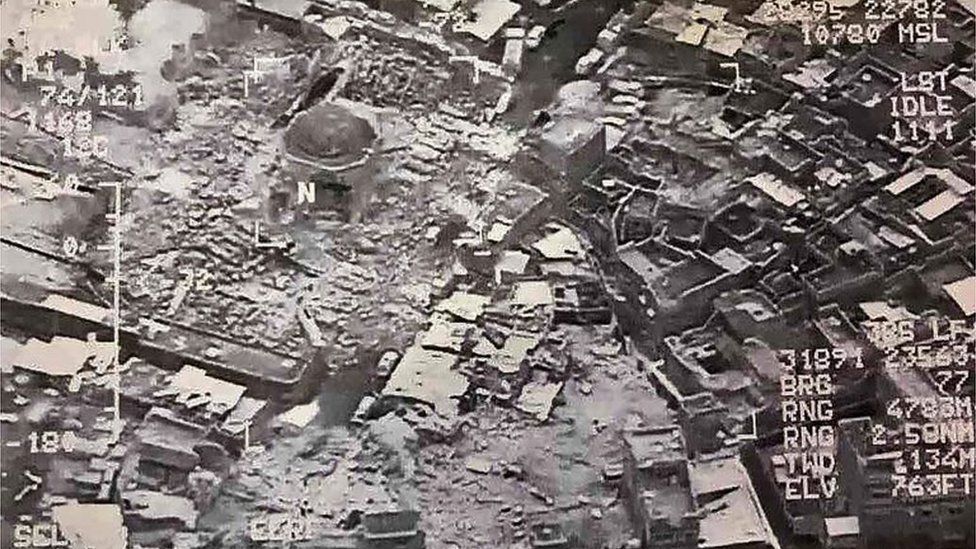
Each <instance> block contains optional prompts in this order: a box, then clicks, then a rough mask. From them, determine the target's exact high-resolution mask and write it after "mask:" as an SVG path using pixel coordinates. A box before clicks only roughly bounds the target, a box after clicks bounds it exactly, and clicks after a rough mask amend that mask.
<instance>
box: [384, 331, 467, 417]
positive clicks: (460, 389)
mask: <svg viewBox="0 0 976 549" xmlns="http://www.w3.org/2000/svg"><path fill="white" fill-rule="evenodd" d="M456 362H457V356H456V355H454V354H452V353H447V352H443V351H433V350H429V349H424V348H423V347H421V346H420V345H413V346H412V347H410V348H409V349H407V351H406V352H405V353H404V354H403V358H401V359H400V362H399V364H397V367H396V369H395V370H394V371H393V374H392V375H391V376H390V379H389V381H387V383H386V386H385V387H383V395H384V396H394V397H404V398H410V399H415V400H418V401H420V402H424V403H427V404H429V405H431V406H432V407H433V408H434V411H435V412H437V413H438V414H440V415H442V416H445V417H454V416H456V415H457V413H458V406H457V401H456V400H455V397H459V396H461V395H463V394H464V392H465V391H467V389H468V379H467V378H466V377H464V376H463V375H461V373H460V372H458V371H457V370H455V369H454V364H455V363H456Z"/></svg>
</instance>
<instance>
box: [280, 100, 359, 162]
mask: <svg viewBox="0 0 976 549" xmlns="http://www.w3.org/2000/svg"><path fill="white" fill-rule="evenodd" d="M375 139H376V133H375V132H374V131H373V127H372V126H371V125H370V124H369V122H368V121H366V120H364V119H363V118H360V117H358V116H356V115H354V114H352V113H351V112H349V111H348V110H346V109H344V108H342V107H340V106H338V105H335V104H332V103H320V104H318V105H316V106H314V107H312V108H311V109H309V110H308V111H305V112H303V113H302V114H300V115H298V117H296V118H295V121H294V122H293V123H292V125H291V127H289V128H288V131H287V132H285V147H286V149H287V150H288V152H289V153H290V154H293V155H296V156H299V157H302V158H307V159H310V160H316V161H321V162H325V163H327V164H331V165H343V164H349V163H351V162H355V161H357V160H359V159H361V158H362V157H363V156H365V155H366V153H367V149H368V148H369V147H370V145H372V143H373V141H374V140H375Z"/></svg>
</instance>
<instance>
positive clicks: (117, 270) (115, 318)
mask: <svg viewBox="0 0 976 549" xmlns="http://www.w3.org/2000/svg"><path fill="white" fill-rule="evenodd" d="M121 221H122V184H121V182H118V181H116V182H115V234H114V238H115V246H114V248H115V257H114V260H113V263H114V264H113V270H114V277H113V278H114V280H113V282H114V287H113V288H112V313H113V315H112V342H113V343H114V347H115V360H114V366H113V367H114V370H115V376H114V377H115V383H114V391H113V393H112V407H113V412H114V417H113V419H114V420H115V428H116V429H119V428H120V426H121V424H122V410H121V396H120V393H121V390H122V374H121V372H122V368H121V366H120V364H119V352H120V349H121V347H122V345H121V342H120V340H119V326H120V325H121V324H122V310H121V307H120V300H119V297H120V294H121V291H120V290H121V284H122V282H121V281H122V225H121Z"/></svg>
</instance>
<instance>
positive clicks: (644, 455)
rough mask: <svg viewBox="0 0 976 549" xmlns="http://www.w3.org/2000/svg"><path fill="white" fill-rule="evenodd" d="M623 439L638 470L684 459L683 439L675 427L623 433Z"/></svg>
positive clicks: (668, 426) (678, 429) (669, 426)
mask: <svg viewBox="0 0 976 549" xmlns="http://www.w3.org/2000/svg"><path fill="white" fill-rule="evenodd" d="M623 438H624V443H625V444H626V445H627V448H628V449H629V451H630V454H631V455H632V456H633V458H634V461H636V462H637V466H638V467H640V468H643V467H647V466H651V465H653V464H654V463H655V462H659V461H665V462H670V461H676V460H684V459H686V453H685V444H684V437H682V436H681V429H680V428H679V427H678V426H677V425H667V426H664V427H654V428H649V429H639V430H632V431H628V432H626V433H624V435H623Z"/></svg>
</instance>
